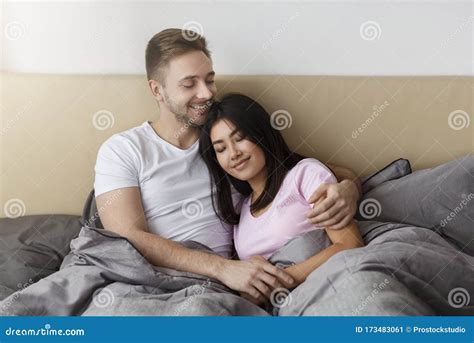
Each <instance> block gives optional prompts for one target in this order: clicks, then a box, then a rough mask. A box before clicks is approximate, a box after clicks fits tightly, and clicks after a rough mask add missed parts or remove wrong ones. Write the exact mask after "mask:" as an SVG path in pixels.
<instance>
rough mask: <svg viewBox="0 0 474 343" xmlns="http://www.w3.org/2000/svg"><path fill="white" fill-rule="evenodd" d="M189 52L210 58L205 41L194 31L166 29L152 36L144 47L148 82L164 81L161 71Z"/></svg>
mask: <svg viewBox="0 0 474 343" xmlns="http://www.w3.org/2000/svg"><path fill="white" fill-rule="evenodd" d="M191 51H202V52H203V53H204V54H206V56H207V57H209V58H210V57H211V53H210V51H209V50H208V49H207V42H206V39H205V38H204V37H203V36H201V35H199V34H197V33H196V32H194V31H189V30H181V29H175V28H172V29H166V30H163V31H161V32H158V33H157V34H156V35H154V36H153V37H152V38H151V39H150V41H149V42H148V45H147V47H146V52H145V62H146V75H147V78H148V80H157V81H159V82H162V83H163V81H164V75H163V69H164V68H166V67H167V66H168V64H169V62H170V61H171V60H172V59H173V58H175V57H178V56H181V55H184V54H185V53H187V52H191Z"/></svg>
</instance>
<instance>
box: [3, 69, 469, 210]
mask: <svg viewBox="0 0 474 343" xmlns="http://www.w3.org/2000/svg"><path fill="white" fill-rule="evenodd" d="M0 85H1V107H0V110H1V114H2V126H1V133H0V137H1V141H0V151H1V173H2V182H1V189H0V192H1V197H0V198H1V199H0V200H1V207H0V208H1V211H2V213H1V214H0V216H2V217H4V216H6V213H5V211H6V210H7V211H8V213H9V215H10V216H12V215H13V216H15V215H17V214H40V213H65V214H80V212H81V210H82V205H83V203H84V201H85V199H86V196H87V194H88V193H89V191H90V190H91V189H92V186H93V179H94V164H95V158H96V154H97V150H98V148H99V146H100V144H101V143H102V142H103V141H105V140H106V139H107V138H108V137H109V136H111V135H112V134H113V133H116V132H119V131H123V130H126V129H128V128H131V127H133V126H136V125H139V124H141V123H143V122H144V121H145V120H151V121H153V120H154V119H156V118H157V116H158V109H157V106H156V105H155V103H154V100H153V99H152V97H151V96H150V93H149V90H148V87H147V83H146V80H145V77H144V76H142V75H139V76H114V75H94V76H82V75H81V76H72V75H67V76H57V75H25V74H11V73H3V74H1V84H0ZM218 89H219V91H220V93H221V94H222V93H225V92H230V91H239V92H243V93H245V94H247V95H250V96H252V97H254V98H256V99H258V101H260V102H261V103H262V104H263V105H264V106H265V107H266V109H267V110H268V111H269V112H270V113H273V112H274V111H279V112H277V113H276V114H275V115H277V114H278V115H280V116H281V115H283V116H287V118H286V119H289V121H287V122H285V121H280V124H281V125H283V126H287V125H288V124H289V123H290V121H291V126H289V127H288V128H284V129H283V130H282V133H283V135H284V136H285V138H286V139H287V141H288V143H289V144H290V146H291V147H292V148H294V149H296V150H297V151H299V152H301V153H303V154H306V155H308V156H312V157H316V158H318V159H320V160H322V161H324V162H331V163H333V164H337V165H342V166H347V167H350V168H352V169H353V170H354V171H355V172H357V173H358V174H359V175H367V174H369V173H372V172H374V171H376V170H377V169H379V168H381V167H383V166H385V165H386V164H387V163H389V162H391V161H392V160H394V159H397V158H399V157H404V158H408V159H409V160H410V161H411V163H412V166H413V167H414V169H420V168H426V167H430V166H434V165H436V164H439V163H442V162H445V161H448V160H451V159H454V158H456V157H459V156H462V155H465V154H467V153H472V152H473V151H474V123H470V125H469V126H468V124H469V122H470V120H471V119H472V120H474V118H473V116H474V114H473V113H474V111H473V94H474V78H472V77H470V78H469V77H341V76H282V75H280V76H222V77H220V78H218ZM284 111H286V112H284ZM94 115H95V117H94ZM94 118H95V119H96V120H95V121H94ZM112 120H113V125H112ZM111 125H112V126H111ZM101 129H104V130H101Z"/></svg>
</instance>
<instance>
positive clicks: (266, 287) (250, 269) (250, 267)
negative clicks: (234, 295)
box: [218, 256, 294, 303]
mask: <svg viewBox="0 0 474 343" xmlns="http://www.w3.org/2000/svg"><path fill="white" fill-rule="evenodd" d="M219 269H220V270H219V273H218V275H219V277H218V279H219V280H220V281H221V282H222V283H224V284H225V285H226V286H228V287H229V288H232V289H233V290H236V291H239V292H240V293H244V294H246V295H248V296H249V297H251V298H252V299H254V301H252V302H254V303H255V302H259V303H261V302H264V301H265V299H267V298H269V297H270V294H271V292H272V291H273V290H274V289H275V288H280V287H282V286H283V284H282V282H284V283H285V284H290V285H291V284H293V283H294V280H293V278H292V277H291V276H290V275H288V274H287V273H285V272H284V271H283V270H281V269H279V268H277V267H275V266H274V265H272V264H271V263H270V262H268V261H267V260H266V259H265V258H263V257H262V256H252V257H251V258H250V259H249V260H247V261H233V260H225V264H224V265H222V266H221V268H219Z"/></svg>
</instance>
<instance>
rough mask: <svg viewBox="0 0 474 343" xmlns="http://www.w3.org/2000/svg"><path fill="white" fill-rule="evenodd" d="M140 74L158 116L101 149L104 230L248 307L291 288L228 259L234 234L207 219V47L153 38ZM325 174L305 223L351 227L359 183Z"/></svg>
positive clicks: (262, 267)
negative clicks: (190, 244)
mask: <svg viewBox="0 0 474 343" xmlns="http://www.w3.org/2000/svg"><path fill="white" fill-rule="evenodd" d="M190 37H192V39H191V38H190ZM146 69H147V77H148V83H149V87H150V90H151V92H152V95H153V97H154V98H155V99H156V101H157V103H158V106H159V108H160V117H159V119H158V120H157V121H154V122H152V123H150V122H145V123H143V124H142V125H141V126H139V127H136V128H132V129H130V130H127V131H125V132H122V133H119V134H116V135H114V136H112V137H111V138H110V139H108V140H107V141H106V142H105V143H104V144H103V145H102V146H101V148H100V150H99V153H98V157H97V163H96V168H95V171H96V178H95V184H94V188H95V194H96V202H97V207H98V208H99V214H100V218H101V221H102V224H103V225H104V227H105V228H106V229H108V230H111V231H114V232H116V233H118V234H120V235H122V236H124V237H126V238H128V240H129V241H131V242H132V243H133V244H134V245H135V247H136V248H137V249H138V250H139V251H140V252H141V253H142V254H143V255H144V256H145V257H146V258H147V259H148V261H149V262H150V263H152V264H154V265H156V266H161V267H166V268H172V269H176V270H181V271H187V272H193V273H197V274H201V275H204V276H207V277H210V278H214V279H217V280H219V281H221V282H222V283H224V284H225V285H227V286H228V287H229V288H231V289H233V290H236V291H239V292H241V293H243V294H245V295H248V296H249V297H251V298H253V299H257V300H258V299H260V300H261V299H263V298H264V297H269V295H270V293H271V291H272V290H273V289H275V288H278V287H282V285H285V286H291V284H292V282H293V280H292V279H291V278H290V276H289V275H287V274H286V273H284V272H283V271H282V270H281V269H278V268H277V267H275V266H273V265H271V264H270V263H269V262H267V261H266V260H264V259H262V258H252V259H250V260H248V261H236V260H231V259H229V257H231V252H232V230H231V228H229V227H227V226H226V225H224V224H223V223H221V222H220V221H219V219H218V218H217V216H216V215H215V213H214V211H213V207H212V200H211V189H210V187H211V184H210V177H209V173H208V171H207V169H206V167H205V165H204V162H203V161H202V160H201V158H200V156H199V154H198V137H199V134H200V130H199V126H200V125H202V124H203V123H204V120H205V119H206V114H207V112H208V109H209V107H210V105H212V102H213V101H214V99H215V96H216V93H217V90H216V86H215V84H214V76H215V72H214V70H213V67H212V60H211V57H210V52H209V51H208V49H207V46H206V41H205V39H204V38H203V37H201V36H199V35H196V34H195V33H193V32H188V31H181V30H179V29H167V30H164V31H162V32H160V33H158V34H156V35H155V36H154V37H153V38H152V39H151V40H150V41H149V43H148V46H147V49H146ZM331 169H332V170H333V171H334V172H335V174H336V176H337V177H338V180H340V183H339V184H335V185H324V186H322V187H320V188H319V189H318V190H315V193H314V195H313V197H312V199H311V200H312V201H313V202H314V203H315V206H314V208H313V210H312V211H311V213H309V214H308V218H309V220H311V222H313V223H314V224H318V225H320V226H332V227H334V228H336V229H337V228H341V227H344V226H345V225H347V223H348V222H349V221H350V220H351V219H352V217H353V215H354V213H355V209H356V202H357V200H358V197H359V193H360V190H359V188H360V185H359V184H358V181H357V178H356V177H355V175H354V174H353V173H352V172H350V171H349V170H347V169H344V168H340V167H335V166H331ZM184 240H194V241H197V242H199V243H202V244H204V245H206V246H207V247H209V248H211V249H212V250H213V251H214V252H216V253H217V254H210V253H205V252H202V251H197V250H191V249H187V248H185V247H184V246H183V245H181V244H179V243H178V242H179V241H184Z"/></svg>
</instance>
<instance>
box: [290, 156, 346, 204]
mask: <svg viewBox="0 0 474 343" xmlns="http://www.w3.org/2000/svg"><path fill="white" fill-rule="evenodd" d="M294 168H296V170H295V179H294V180H295V183H296V188H297V189H298V192H299V193H300V194H301V195H302V196H303V198H305V199H306V200H307V201H309V198H310V197H311V195H313V193H314V192H315V191H316V190H317V189H318V187H319V186H320V185H322V184H330V183H337V179H336V177H335V176H334V174H333V173H332V172H331V171H330V170H329V168H327V167H326V166H325V165H324V164H322V163H321V162H319V161H318V160H316V159H312V158H308V159H304V160H301V161H300V162H299V163H298V164H297V165H296V166H295V167H294Z"/></svg>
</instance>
